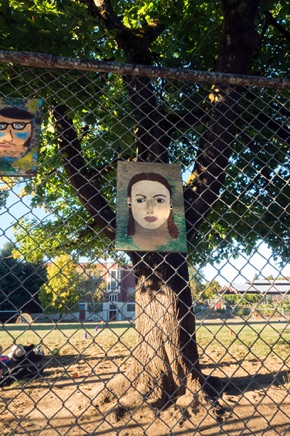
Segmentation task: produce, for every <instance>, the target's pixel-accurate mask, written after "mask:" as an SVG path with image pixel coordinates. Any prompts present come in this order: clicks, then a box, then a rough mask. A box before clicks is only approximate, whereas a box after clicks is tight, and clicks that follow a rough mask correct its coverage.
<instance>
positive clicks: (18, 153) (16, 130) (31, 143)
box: [0, 98, 41, 176]
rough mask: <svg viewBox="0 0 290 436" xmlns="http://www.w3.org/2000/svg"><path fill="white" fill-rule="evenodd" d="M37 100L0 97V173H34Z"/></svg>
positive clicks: (37, 127) (38, 117)
mask: <svg viewBox="0 0 290 436" xmlns="http://www.w3.org/2000/svg"><path fill="white" fill-rule="evenodd" d="M40 107H41V100H36V99H33V100H32V99H31V100H22V99H7V98H6V99H5V98H3V99H0V175H2V176H17V175H20V176H21V175H23V176H30V175H33V174H35V172H36V165H37V155H38V144H39V128H40Z"/></svg>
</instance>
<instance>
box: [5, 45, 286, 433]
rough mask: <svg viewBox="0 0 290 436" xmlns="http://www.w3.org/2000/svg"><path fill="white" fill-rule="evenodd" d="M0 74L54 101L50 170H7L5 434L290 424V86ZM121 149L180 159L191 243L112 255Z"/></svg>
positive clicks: (47, 119) (114, 74)
mask: <svg viewBox="0 0 290 436" xmlns="http://www.w3.org/2000/svg"><path fill="white" fill-rule="evenodd" d="M0 68H1V79H0V99H1V102H2V104H4V105H5V102H6V104H8V103H7V102H9V101H10V100H9V99H16V98H21V99H30V98H38V99H42V122H41V132H40V133H41V135H40V151H39V158H38V167H37V173H36V174H35V175H34V176H33V177H19V176H16V177H15V176H14V177H13V176H12V177H11V175H10V176H5V174H4V173H3V163H2V168H1V171H2V174H3V176H2V178H1V185H0V186H1V190H0V204H1V211H0V219H1V233H0V241H1V253H0V296H1V297H0V298H1V300H0V318H1V322H2V327H1V332H0V345H1V369H2V377H1V379H0V380H1V382H0V386H1V387H0V389H1V400H0V413H1V419H0V434H3V435H8V434H11V435H12V434H13V435H20V434H29V435H30V434H31V435H43V436H44V435H57V434H58V435H62V436H63V435H73V434H75V435H117V434H118V435H158V436H160V435H173V434H174V435H183V434H184V435H185V434H190V435H219V434H223V435H225V434H227V435H231V436H233V435H255V436H257V435H267V436H268V435H269V436H272V435H279V436H281V435H285V436H286V435H287V434H289V432H290V415H289V406H290V396H289V387H290V379H289V377H290V363H289V356H290V347H289V343H290V330H289V318H290V297H289V296H290V269H289V199H290V187H289V174H290V173H289V171H290V168H289V143H290V135H289V133H290V130H289V113H290V107H289V92H290V91H289V89H290V83H289V82H288V81H283V80H280V79H271V80H270V79H266V78H258V77H239V76H230V75H223V74H214V73H212V74H211V73H204V72H190V71H183V70H173V69H168V70H166V69H159V70H158V69H150V68H148V67H142V66H130V65H117V64H113V63H111V64H110V63H102V62H89V61H79V60H77V59H63V58H54V57H51V56H47V55H36V54H28V53H7V52H6V53H5V52H4V53H3V52H2V53H1V64H0ZM3 117H4V118H3ZM1 123H2V124H1ZM8 124H9V120H8ZM9 125H11V121H10V124H9ZM0 126H2V127H0V135H1V134H2V135H1V136H2V138H1V136H0V151H1V150H2V151H1V157H2V158H3V156H5V153H6V154H8V151H7V150H8V148H7V147H6V144H7V142H9V141H8V140H7V136H5V135H6V133H7V129H9V126H7V119H6V118H5V116H3V115H1V111H0ZM11 127H12V125H11ZM5 129H6V133H5ZM10 130H11V129H10ZM3 132H4V133H3ZM14 133H15V132H12V133H11V134H10V140H12V135H13V134H14ZM3 138H4V139H3ZM1 140H2V141H3V142H2V143H1ZM3 150H4V152H3ZM118 161H129V162H135V161H143V162H147V163H149V162H151V163H166V164H173V163H174V164H178V165H180V168H181V174H182V180H183V184H184V204H185V220H186V226H187V235H188V253H187V254H184V253H159V252H157V253H154V252H149V253H147V252H146V253H143V252H127V253H126V252H120V251H115V250H114V235H115V233H114V231H115V209H116V185H117V162H118ZM0 164H1V162H0ZM118 176H119V177H122V175H120V174H119V175H118Z"/></svg>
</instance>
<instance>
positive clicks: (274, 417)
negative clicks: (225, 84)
mask: <svg viewBox="0 0 290 436" xmlns="http://www.w3.org/2000/svg"><path fill="white" fill-rule="evenodd" d="M94 355H95V356H96V357H92V356H94ZM124 357H126V356H124V354H123V355H122V353H115V355H114V356H110V357H106V358H104V356H100V355H99V356H98V350H96V354H93V353H92V352H90V353H88V354H87V355H84V354H83V355H81V356H79V355H63V356H54V357H53V358H51V356H46V357H45V359H46V365H45V370H44V374H43V377H41V378H38V379H36V380H34V381H30V382H26V383H24V382H20V383H19V382H15V383H13V384H12V385H10V386H8V387H4V388H0V392H1V402H0V435H1V436H4V435H23V434H24V435H41V436H52V435H61V436H63V435H78V436H81V435H104V436H111V435H112V436H113V435H122V436H125V435H127V436H131V435H138V436H139V435H140V436H141V435H148V436H163V435H164V436H165V435H212V436H213V435H231V436H236V435H243V436H244V435H254V436H260V435H265V436H274V435H277V436H286V435H290V380H289V366H286V367H284V368H283V367H281V360H280V359H279V358H278V357H277V358H275V357H271V358H268V359H266V360H265V361H264V362H263V364H261V362H260V361H259V360H258V359H256V360H255V359H253V357H251V358H249V359H247V358H244V359H242V360H241V361H237V360H236V359H233V358H232V357H231V356H230V355H226V356H224V357H223V358H222V360H221V361H220V358H219V352H218V351H216V355H215V356H213V355H211V356H210V358H209V357H208V356H206V355H205V356H201V364H202V368H203V371H204V373H206V374H210V373H211V372H212V371H213V367H214V366H216V365H214V364H213V363H212V362H213V360H216V361H217V362H219V361H220V363H219V365H218V366H217V367H216V368H215V370H214V375H216V376H219V377H221V378H222V379H223V380H224V381H226V382H227V384H226V388H225V392H224V394H223V396H222V399H221V400H219V404H220V406H222V407H223V408H224V410H225V413H224V414H222V415H221V416H219V415H218V414H217V413H216V408H215V405H214V404H210V403H205V404H199V405H197V404H196V403H195V404H192V406H190V407H188V408H187V409H186V410H185V409H182V408H181V407H178V406H176V405H172V406H170V407H168V408H167V409H166V410H162V411H158V413H157V411H156V410H155V411H154V410H152V409H151V408H150V407H148V406H146V405H143V406H142V407H140V408H138V409H137V410H134V411H131V412H129V413H126V414H123V415H122V416H120V417H119V419H117V420H116V419H113V418H112V415H111V414H110V410H109V409H108V407H111V405H110V406H108V407H107V409H108V410H106V408H105V409H104V408H102V409H99V408H98V406H97V405H96V404H95V402H94V398H95V396H96V393H97V391H98V390H99V389H100V387H101V386H103V383H104V382H106V381H108V380H110V379H111V377H112V376H113V375H114V374H115V373H116V371H117V369H118V367H119V365H120V364H121V363H122V361H124ZM64 368H65V369H64Z"/></svg>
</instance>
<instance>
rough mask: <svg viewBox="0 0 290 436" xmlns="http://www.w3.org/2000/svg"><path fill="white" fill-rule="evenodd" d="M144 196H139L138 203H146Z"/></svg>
mask: <svg viewBox="0 0 290 436" xmlns="http://www.w3.org/2000/svg"><path fill="white" fill-rule="evenodd" d="M144 201H145V200H144V198H137V199H136V203H144Z"/></svg>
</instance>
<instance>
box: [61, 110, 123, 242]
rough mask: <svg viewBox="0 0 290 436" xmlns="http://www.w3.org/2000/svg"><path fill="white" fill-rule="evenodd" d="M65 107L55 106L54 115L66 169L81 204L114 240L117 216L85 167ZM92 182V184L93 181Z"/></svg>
mask: <svg viewBox="0 0 290 436" xmlns="http://www.w3.org/2000/svg"><path fill="white" fill-rule="evenodd" d="M66 109H67V108H66V106H65V105H56V106H55V107H54V110H53V113H54V117H55V123H56V126H57V131H58V142H59V147H60V152H61V156H62V158H63V161H64V169H65V171H66V173H67V175H68V178H69V182H70V184H71V185H72V187H73V188H74V190H75V192H76V194H77V195H78V197H79V199H80V201H81V202H82V204H83V205H84V206H85V208H86V210H87V211H88V212H89V214H90V215H91V217H92V218H93V220H94V224H95V225H96V226H98V227H99V228H100V229H101V230H102V231H103V232H104V233H105V234H106V235H107V236H108V237H109V238H110V239H112V240H113V239H114V238H115V214H114V213H113V212H112V210H111V209H110V207H109V206H108V204H107V201H106V200H105V198H104V197H103V196H102V194H101V188H100V186H99V183H98V180H97V178H96V177H92V176H91V174H90V173H89V171H88V169H87V168H86V162H85V160H84V158H83V156H82V152H81V144H80V142H79V140H78V137H77V134H76V131H75V129H74V126H73V122H72V120H70V119H69V118H68V117H67V116H66ZM92 180H93V181H92Z"/></svg>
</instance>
